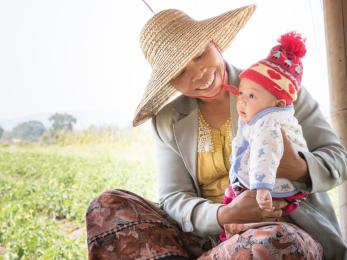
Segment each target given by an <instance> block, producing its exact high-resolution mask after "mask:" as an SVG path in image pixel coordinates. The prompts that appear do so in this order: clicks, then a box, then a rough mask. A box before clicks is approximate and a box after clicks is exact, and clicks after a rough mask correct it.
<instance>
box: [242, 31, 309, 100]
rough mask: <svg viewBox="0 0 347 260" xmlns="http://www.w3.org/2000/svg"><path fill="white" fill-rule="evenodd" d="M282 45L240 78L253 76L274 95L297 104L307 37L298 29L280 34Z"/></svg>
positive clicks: (254, 79) (251, 77)
mask: <svg viewBox="0 0 347 260" xmlns="http://www.w3.org/2000/svg"><path fill="white" fill-rule="evenodd" d="M278 42H279V43H280V44H279V45H277V46H275V47H273V48H272V49H271V52H270V54H269V55H268V57H267V58H266V59H263V60H261V61H259V62H257V63H256V64H254V65H252V66H251V67H249V68H248V69H246V70H245V71H243V72H242V73H241V74H240V78H247V79H250V80H252V81H254V82H256V83H258V84H259V85H261V86H262V87H264V88H265V89H267V90H268V91H269V92H270V93H271V94H273V95H274V96H275V97H276V98H278V99H284V100H285V101H286V104H287V105H289V104H291V103H293V102H294V101H295V100H296V98H297V93H298V91H299V89H300V83H301V77H302V72H303V67H302V62H301V58H302V57H304V56H305V54H306V47H305V40H304V39H303V38H302V36H301V35H300V34H298V33H296V32H289V33H286V34H284V35H282V36H281V37H280V39H279V40H278Z"/></svg>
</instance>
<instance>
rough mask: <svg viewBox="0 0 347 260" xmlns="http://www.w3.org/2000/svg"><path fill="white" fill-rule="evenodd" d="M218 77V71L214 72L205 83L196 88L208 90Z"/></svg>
mask: <svg viewBox="0 0 347 260" xmlns="http://www.w3.org/2000/svg"><path fill="white" fill-rule="evenodd" d="M215 78H216V72H214V73H213V74H211V75H210V76H209V77H208V78H207V81H205V82H204V83H203V84H201V85H200V86H199V87H198V88H196V90H204V91H208V90H210V89H211V88H212V87H213V85H214V84H213V83H214V80H215Z"/></svg>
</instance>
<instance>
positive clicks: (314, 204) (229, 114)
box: [86, 6, 347, 259]
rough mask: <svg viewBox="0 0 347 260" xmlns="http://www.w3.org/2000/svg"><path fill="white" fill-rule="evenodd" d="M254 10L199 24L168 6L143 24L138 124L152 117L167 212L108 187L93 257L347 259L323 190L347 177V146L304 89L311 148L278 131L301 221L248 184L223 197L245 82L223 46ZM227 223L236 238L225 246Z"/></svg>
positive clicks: (300, 111)
mask: <svg viewBox="0 0 347 260" xmlns="http://www.w3.org/2000/svg"><path fill="white" fill-rule="evenodd" d="M254 10H255V7H254V6H246V7H243V8H239V9H236V10H232V11H229V12H227V13H225V14H222V15H220V16H217V17H214V18H211V19H207V20H204V21H195V20H193V19H191V18H190V17H189V16H187V15H186V14H185V13H183V12H181V11H178V10H164V11H162V12H160V13H158V14H156V15H154V16H153V17H152V18H151V19H150V20H149V21H148V22H147V24H146V25H145V27H144V29H143V31H142V34H141V39H140V41H141V48H142V50H143V52H144V55H145V57H146V59H147V60H148V61H149V62H150V64H151V66H152V70H153V72H152V77H151V79H150V81H149V83H148V85H147V88H146V91H145V94H144V97H143V99H142V101H141V102H140V104H139V106H138V109H137V111H136V116H135V119H134V122H133V123H134V126H136V125H139V124H141V123H143V122H145V121H146V120H148V119H150V118H152V123H153V127H154V132H155V135H156V137H157V149H158V151H157V154H158V158H157V161H158V170H157V172H158V182H159V183H158V186H159V206H160V208H159V206H158V205H156V204H154V203H151V202H149V201H146V200H145V199H143V198H141V197H139V196H137V195H136V194H133V193H131V192H128V191H123V190H113V191H108V192H104V193H103V194H101V195H100V196H99V197H98V198H96V199H95V200H94V201H93V202H92V203H91V205H90V206H89V209H88V211H87V216H86V218H87V231H88V249H89V257H90V259H190V258H198V257H200V259H228V258H229V259H230V258H232V259H234V258H239V259H247V258H251V257H254V258H259V259H271V258H272V259H281V258H289V257H292V258H293V259H300V258H302V259H304V258H307V259H315V258H316V259H319V258H320V257H321V254H322V251H321V245H322V246H323V251H324V257H325V258H326V259H343V258H347V253H346V252H347V250H346V245H345V244H344V243H343V242H342V239H341V233H340V229H339V226H338V223H337V220H336V217H335V215H334V211H333V208H332V205H331V203H330V200H329V198H328V196H327V194H326V193H325V192H324V191H326V190H328V189H331V188H332V187H334V186H336V185H338V184H340V183H342V182H343V181H344V180H345V179H346V176H347V173H346V153H345V151H344V150H343V147H342V146H341V145H340V143H339V141H338V138H337V137H336V135H335V134H334V133H333V131H332V130H331V128H330V126H329V125H328V123H327V122H326V121H325V120H324V118H323V116H322V114H321V113H320V111H319V109H318V105H317V103H316V102H315V101H314V100H313V99H312V98H311V97H310V95H309V94H308V93H307V91H306V90H305V89H304V88H302V91H301V92H300V94H299V97H298V100H297V101H296V103H295V104H294V106H295V110H296V117H297V119H298V121H299V122H300V124H301V125H302V128H303V133H304V136H305V138H306V141H307V144H308V147H309V149H310V152H307V153H302V154H300V155H299V154H298V153H297V152H296V151H295V150H294V149H293V147H292V145H291V143H290V141H288V139H287V138H286V135H285V133H283V139H284V143H285V151H284V156H283V159H282V161H281V164H280V166H279V170H278V176H281V177H285V178H287V179H289V180H291V181H293V182H295V183H296V186H297V188H299V189H300V190H301V191H303V192H308V193H310V195H309V196H308V199H307V201H304V202H302V203H301V207H300V210H297V211H295V212H294V213H293V214H291V215H290V218H288V219H286V220H287V221H288V222H293V223H295V222H298V223H300V226H301V227H302V229H301V228H299V227H298V226H296V225H293V224H289V223H285V222H276V220H277V219H278V218H280V217H281V216H282V210H281V209H282V208H284V207H285V206H286V202H285V201H274V207H275V210H274V211H272V212H268V211H263V210H261V209H260V208H259V207H258V205H257V202H256V199H255V193H254V192H251V191H246V192H243V193H242V194H241V195H240V196H238V197H237V198H236V199H235V200H233V201H232V202H231V203H230V204H229V205H223V204H222V203H221V201H222V198H223V193H224V189H225V188H226V186H227V185H228V170H229V168H230V164H229V156H230V153H231V151H230V150H231V148H230V142H231V138H232V136H234V135H235V133H236V131H237V123H236V122H237V112H236V106H235V104H236V103H235V98H234V97H233V95H230V94H229V91H233V86H232V85H229V84H233V85H238V75H239V73H240V71H239V70H238V69H236V68H235V67H233V66H231V65H230V66H227V65H226V63H225V62H224V60H223V58H222V56H221V52H222V51H224V50H225V49H226V48H227V46H229V44H230V43H231V41H232V40H233V38H234V37H235V35H236V34H237V32H238V31H239V30H240V29H241V28H242V27H243V25H244V24H245V23H246V22H247V20H248V19H249V18H250V16H251V15H252V13H253V12H254ZM227 83H228V84H227ZM177 94H182V95H180V96H179V97H177ZM297 220H300V221H297ZM317 223H318V224H319V226H318V224H317ZM222 227H225V229H226V231H227V232H228V233H229V235H231V238H230V239H228V240H226V241H225V242H223V243H220V241H219V240H218V236H217V235H218V233H219V232H221V231H222ZM303 229H304V230H305V231H306V232H305V231H304V230H303ZM318 241H319V242H318ZM320 244H321V245H320Z"/></svg>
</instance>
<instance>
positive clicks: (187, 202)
mask: <svg viewBox="0 0 347 260" xmlns="http://www.w3.org/2000/svg"><path fill="white" fill-rule="evenodd" d="M171 116H172V115H170V113H169V114H166V115H163V113H162V114H161V115H159V117H161V118H158V117H156V118H154V119H153V120H152V124H153V127H154V132H155V137H156V144H157V145H156V154H157V156H156V161H157V179H158V193H159V204H160V207H161V208H163V209H164V210H165V212H166V213H168V215H169V216H170V217H171V218H172V219H174V220H175V221H176V222H177V223H178V224H179V225H180V226H181V228H182V230H183V231H185V232H195V233H196V234H199V235H201V236H206V235H213V234H218V233H219V232H220V231H221V227H220V226H219V224H218V221H217V211H218V208H219V207H220V206H222V204H218V203H214V202H212V201H210V200H207V199H204V198H201V197H199V196H198V191H197V189H196V187H195V185H194V180H193V178H192V177H191V175H190V174H189V172H188V170H187V168H186V166H185V164H184V162H183V159H182V156H181V154H180V152H179V151H178V148H177V145H176V142H175V138H174V137H173V133H172V123H171V122H170V121H171V120H170V117H171Z"/></svg>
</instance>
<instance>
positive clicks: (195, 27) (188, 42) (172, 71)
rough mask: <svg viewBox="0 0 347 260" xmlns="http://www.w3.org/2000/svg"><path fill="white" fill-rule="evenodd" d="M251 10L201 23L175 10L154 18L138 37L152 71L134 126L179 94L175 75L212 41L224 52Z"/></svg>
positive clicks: (240, 10) (246, 7) (252, 10)
mask: <svg viewBox="0 0 347 260" xmlns="http://www.w3.org/2000/svg"><path fill="white" fill-rule="evenodd" d="M254 10H255V6H254V5H249V6H245V7H241V8H238V9H235V10H231V11H229V12H226V13H224V14H222V15H219V16H216V17H213V18H210V19H206V20H202V21H196V20H194V19H192V18H191V17H189V16H188V15H187V14H185V13H184V12H182V11H179V10H174V9H168V10H164V11H161V12H160V13H157V14H155V15H154V16H153V17H152V18H151V19H150V20H149V21H148V22H147V23H146V24H145V26H144V28H143V30H142V32H141V35H140V46H141V49H142V51H143V53H144V55H145V58H146V59H147V61H148V62H149V63H150V65H151V67H152V75H151V78H150V80H149V82H148V84H147V87H146V89H145V93H144V95H143V98H142V100H141V102H140V104H139V105H138V107H137V110H136V112H135V118H134V120H133V125H134V126H138V125H140V124H142V123H144V122H145V121H146V120H148V119H149V118H151V117H153V116H154V115H156V114H157V113H158V112H159V111H160V109H161V108H162V107H163V106H164V105H166V104H167V103H168V102H169V101H170V100H172V99H173V98H174V97H176V96H177V94H179V93H178V91H177V90H175V88H174V87H173V86H172V84H170V81H171V80H172V79H173V78H174V77H175V75H177V73H179V72H180V71H181V70H182V69H183V68H184V67H185V66H186V65H187V64H188V62H189V61H190V60H191V59H192V58H193V57H195V56H196V55H197V54H198V53H199V51H200V50H201V49H202V48H205V47H206V46H207V44H208V43H209V42H210V41H211V40H213V41H214V42H216V43H217V45H218V46H219V47H220V48H221V50H222V51H223V50H225V49H226V48H227V47H228V46H229V44H230V43H231V41H232V40H233V39H234V37H235V35H236V34H237V33H238V31H239V30H240V29H241V28H242V27H243V26H244V25H245V23H246V22H247V21H248V19H249V18H250V17H251V15H252V14H253V12H254Z"/></svg>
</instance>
